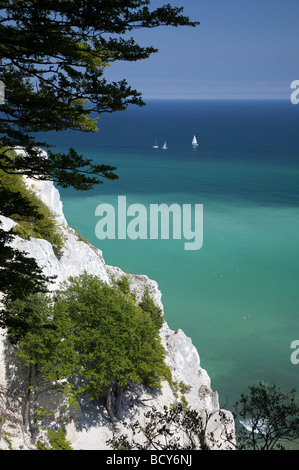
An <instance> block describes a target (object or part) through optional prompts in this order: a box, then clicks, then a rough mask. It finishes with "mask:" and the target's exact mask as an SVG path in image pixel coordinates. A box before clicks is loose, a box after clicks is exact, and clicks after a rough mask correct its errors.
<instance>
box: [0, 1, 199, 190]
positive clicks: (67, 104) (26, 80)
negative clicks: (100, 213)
mask: <svg viewBox="0 0 299 470" xmlns="http://www.w3.org/2000/svg"><path fill="white" fill-rule="evenodd" d="M149 5H150V1H148V0H137V1H129V2H123V1H122V0H117V1H113V2H102V1H94V0H86V1H84V2H82V1H81V0H64V1H63V2H62V1H61V0H39V1H37V0H33V1H32V0H22V1H15V0H7V1H4V2H1V4H0V7H1V23H0V75H1V80H2V81H3V83H4V84H5V103H4V104H3V105H1V106H0V108H1V111H2V113H1V115H0V134H1V136H2V137H1V140H2V144H3V145H4V146H6V147H8V148H13V147H15V146H20V147H22V148H24V149H25V150H26V152H27V156H26V157H24V156H19V157H18V159H17V160H14V161H13V160H11V159H10V158H9V155H8V153H7V152H2V153H1V155H0V168H4V167H5V170H6V171H15V170H17V171H19V172H21V173H23V174H27V175H29V176H35V177H39V178H41V179H49V178H51V179H52V180H54V181H57V182H58V183H59V185H61V186H63V187H66V186H72V187H75V188H76V189H80V190H81V189H89V188H91V187H93V186H94V185H95V184H98V183H100V182H101V181H102V180H101V178H108V179H115V178H117V176H116V175H115V173H114V170H115V167H110V166H108V165H95V164H94V163H93V162H92V161H91V160H89V159H87V158H85V157H84V156H82V155H79V154H78V153H77V152H76V151H75V150H74V149H69V151H68V152H67V153H65V154H59V153H54V152H49V158H48V159H44V158H41V157H40V155H38V152H37V151H36V149H37V148H38V147H41V148H46V147H49V146H47V144H46V143H45V142H40V141H38V140H36V139H35V137H33V135H36V133H37V132H39V131H42V132H48V131H64V130H66V129H72V130H75V131H80V132H96V131H97V129H98V127H97V120H98V116H99V115H100V114H101V113H104V112H113V111H121V110H125V109H126V108H127V106H128V105H129V104H136V105H140V106H142V105H144V102H143V100H142V99H141V94H140V93H139V92H138V91H136V90H134V89H132V88H131V87H130V86H129V85H128V83H127V82H126V80H120V81H119V82H116V81H113V82H112V83H109V82H108V81H107V80H106V79H105V78H104V71H105V69H106V67H107V66H108V65H111V64H113V63H114V62H115V61H117V60H118V61H119V60H121V61H126V62H131V61H137V60H141V59H145V58H148V57H149V56H150V55H151V54H152V53H154V52H157V49H155V48H154V47H151V46H149V47H142V46H140V45H139V44H137V43H136V42H135V41H134V39H133V38H131V37H128V38H126V33H127V32H132V31H133V30H138V29H140V28H143V29H144V28H154V27H158V26H185V25H186V26H192V27H193V26H196V25H197V24H198V23H195V22H193V23H192V22H191V21H190V20H189V18H187V17H185V16H183V15H182V10H183V9H182V8H177V7H171V6H170V5H165V6H161V7H159V8H157V9H156V10H153V11H150V9H149V7H148V6H149ZM87 103H88V105H87Z"/></svg>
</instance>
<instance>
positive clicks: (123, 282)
mask: <svg viewBox="0 0 299 470" xmlns="http://www.w3.org/2000/svg"><path fill="white" fill-rule="evenodd" d="M116 285H117V286H118V287H119V288H120V290H121V292H122V293H123V294H124V295H129V294H130V279H129V276H128V274H124V275H123V276H122V277H121V278H120V279H118V280H117V281H116Z"/></svg>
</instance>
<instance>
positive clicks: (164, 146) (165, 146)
mask: <svg viewBox="0 0 299 470" xmlns="http://www.w3.org/2000/svg"><path fill="white" fill-rule="evenodd" d="M162 149H163V150H167V144H166V142H164V145H163V147H162Z"/></svg>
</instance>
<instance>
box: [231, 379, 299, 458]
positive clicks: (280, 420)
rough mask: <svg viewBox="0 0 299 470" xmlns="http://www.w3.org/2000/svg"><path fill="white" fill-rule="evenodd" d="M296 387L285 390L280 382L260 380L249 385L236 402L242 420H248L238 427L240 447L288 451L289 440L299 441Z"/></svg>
mask: <svg viewBox="0 0 299 470" xmlns="http://www.w3.org/2000/svg"><path fill="white" fill-rule="evenodd" d="M295 393H296V391H295V389H293V390H291V391H289V392H287V393H286V392H283V391H282V390H281V389H280V387H278V386H276V385H268V384H265V383H262V382H260V383H259V384H258V385H253V386H251V387H249V394H248V395H245V394H242V395H241V398H240V400H239V401H238V402H237V403H236V404H235V409H236V414H237V416H238V420H241V421H242V423H243V424H244V423H247V427H248V429H246V428H245V427H244V425H242V426H239V427H238V434H237V437H238V439H237V442H238V449H240V450H284V449H285V442H286V441H289V442H298V440H299V407H298V405H297V404H296V402H295Z"/></svg>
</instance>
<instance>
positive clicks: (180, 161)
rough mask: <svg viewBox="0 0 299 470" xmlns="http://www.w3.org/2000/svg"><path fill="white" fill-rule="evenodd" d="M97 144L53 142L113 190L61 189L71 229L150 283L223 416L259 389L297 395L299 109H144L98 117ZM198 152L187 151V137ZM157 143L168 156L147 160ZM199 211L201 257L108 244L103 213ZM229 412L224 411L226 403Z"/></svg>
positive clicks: (68, 137)
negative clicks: (97, 166)
mask: <svg viewBox="0 0 299 470" xmlns="http://www.w3.org/2000/svg"><path fill="white" fill-rule="evenodd" d="M99 126H100V131H99V132H98V133H97V134H96V135H82V134H81V135H79V134H76V133H63V134H55V135H49V136H48V139H49V141H51V142H52V143H54V144H55V145H56V146H57V150H59V151H61V150H66V149H68V148H69V147H74V148H76V150H78V151H79V152H82V153H84V155H86V156H88V157H90V158H93V159H94V160H95V161H96V162H101V163H107V164H111V165H115V166H116V167H117V168H118V170H117V173H118V175H119V176H120V178H119V180H118V181H114V182H108V181H106V182H105V183H104V184H103V185H100V186H99V187H96V188H95V189H94V190H92V191H90V192H88V193H81V192H76V191H73V190H70V189H68V190H60V191H61V195H62V200H63V205H64V212H65V215H66V218H67V220H68V223H69V224H70V225H71V226H73V227H76V228H77V229H78V230H79V231H80V232H81V234H82V235H83V236H85V237H87V238H88V239H89V240H90V241H91V243H93V244H94V245H96V246H98V247H99V248H100V249H101V250H103V255H104V259H105V261H106V263H108V264H111V265H117V266H120V267H121V268H123V269H127V270H128V271H130V272H131V273H138V274H147V275H148V276H149V277H150V278H152V279H155V280H156V281H157V282H158V284H159V288H160V290H161V291H162V301H163V304H164V308H165V316H166V320H167V322H168V324H169V325H170V327H171V328H172V329H177V328H181V329H183V330H184V332H185V333H186V334H187V336H189V337H191V338H192V341H193V343H194V345H195V346H196V347H197V349H198V351H199V354H200V358H201V365H202V367H204V368H205V369H206V370H207V371H208V373H209V375H210V377H211V380H212V388H213V390H217V391H218V393H219V397H220V403H221V405H224V404H225V405H226V407H227V408H229V407H230V406H231V405H232V404H233V403H234V402H235V401H236V400H237V399H238V398H239V396H240V394H241V393H243V392H246V391H247V387H248V386H249V385H252V384H253V383H257V382H258V381H259V380H263V381H266V382H269V383H275V384H277V385H279V386H281V387H283V388H285V389H290V388H293V387H295V388H296V389H297V391H298V395H299V365H297V366H296V365H293V364H292V363H291V361H290V355H291V352H292V350H291V349H290V344H291V342H292V341H293V340H296V339H299V283H298V281H299V155H298V148H299V133H298V128H299V106H298V107H296V106H294V105H292V104H291V103H290V102H288V101H286V102H283V101H276V102H275V101H273V102H272V101H254V102H252V101H244V102H237V101H236V102H233V101H219V102H217V101H193V102H191V101H189V102H187V101H186V102H185V101H150V102H149V103H148V105H147V106H146V107H145V108H141V109H140V108H136V107H132V108H129V109H128V110H127V111H125V112H122V113H116V114H111V115H106V116H103V117H102V118H101V119H100V122H99ZM194 134H196V135H197V139H198V141H199V147H197V148H196V149H194V148H192V146H191V141H192V138H193V135H194ZM155 139H157V141H158V144H159V145H160V146H161V145H162V144H163V143H164V141H165V140H166V141H167V144H168V149H167V150H166V151H163V150H162V149H161V147H160V148H159V149H156V150H154V149H152V145H153V144H154V142H155ZM119 195H125V196H126V197H127V204H128V205H129V204H131V203H139V204H144V205H145V206H146V207H149V204H153V203H157V204H161V203H166V204H171V203H178V204H184V203H185V204H192V205H194V204H203V212H204V226H203V246H202V248H201V249H200V250H198V251H186V250H184V241H183V240H173V239H169V240H161V239H160V240H130V239H127V240H117V239H116V240H103V241H100V240H98V239H97V238H96V236H95V226H96V223H97V221H98V220H99V218H98V217H96V216H95V209H96V207H97V205H98V204H101V203H103V202H107V203H109V204H113V205H114V206H115V207H116V206H117V197H118V196H119ZM227 401H228V403H226V402H227Z"/></svg>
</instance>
